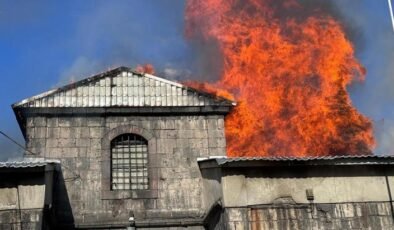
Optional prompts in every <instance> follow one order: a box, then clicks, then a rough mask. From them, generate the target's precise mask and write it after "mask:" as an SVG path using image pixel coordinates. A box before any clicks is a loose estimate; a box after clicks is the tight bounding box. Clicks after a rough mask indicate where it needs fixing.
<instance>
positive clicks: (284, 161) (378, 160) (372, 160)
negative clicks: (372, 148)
mask: <svg viewBox="0 0 394 230" xmlns="http://www.w3.org/2000/svg"><path fill="white" fill-rule="evenodd" d="M198 162H200V163H202V162H215V163H216V164H217V165H218V166H230V167H232V166H237V167H238V166H240V167H249V166H263V165H265V166H266V165H270V166H273V165H353V164H362V165H368V164H394V155H356V156H352V155H342V156H311V157H281V156H278V157H223V156H219V157H208V158H199V159H198Z"/></svg>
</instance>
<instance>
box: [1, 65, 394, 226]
mask: <svg viewBox="0 0 394 230" xmlns="http://www.w3.org/2000/svg"><path fill="white" fill-rule="evenodd" d="M235 105H236V103H235V102H234V101H231V100H228V99H225V98H222V97H218V96H215V95H211V94H207V93H204V92H201V91H198V90H195V89H193V88H190V87H187V86H184V85H182V84H179V83H176V82H172V81H168V80H165V79H162V78H159V77H156V76H153V75H151V74H146V73H140V72H136V71H134V70H132V69H130V68H126V67H119V68H116V69H112V70H109V71H107V72H104V73H101V74H98V75H96V76H93V77H90V78H87V79H84V80H81V81H78V82H75V83H72V84H70V85H66V86H64V87H61V88H58V89H55V90H50V91H48V92H45V93H43V94H40V95H37V96H34V97H31V98H28V99H25V100H23V101H21V102H19V103H16V104H14V105H13V109H14V111H15V115H16V118H17V121H18V123H19V125H20V128H21V131H22V133H23V135H24V137H25V139H26V147H27V151H26V154H25V157H26V158H25V159H24V160H23V161H20V162H4V163H1V164H0V175H1V178H4V179H2V181H1V182H0V226H1V228H2V229H126V228H127V229H338V228H345V229H390V228H393V226H394V225H393V201H392V188H393V186H394V171H393V168H392V165H393V163H394V158H392V157H383V156H372V155H365V156H351V155H350V156H325V157H324V156H323V157H304V158H299V157H287V158H286V157H281V156H276V157H267V156H265V157H262V156H260V157H255V158H245V157H235V158H234V157H233V158H227V157H226V139H225V133H226V132H227V130H226V128H228V127H227V125H225V118H226V116H227V118H229V117H228V115H227V114H228V113H229V112H230V111H231V110H233V109H234V106H235ZM227 118H226V119H227ZM230 119H233V118H231V117H230ZM233 141H234V140H233ZM239 141H240V142H242V140H239ZM242 143H243V142H242ZM250 144H254V143H250Z"/></svg>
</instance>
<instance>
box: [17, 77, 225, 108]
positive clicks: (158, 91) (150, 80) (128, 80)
mask: <svg viewBox="0 0 394 230" xmlns="http://www.w3.org/2000/svg"><path fill="white" fill-rule="evenodd" d="M223 103H227V104H228V103H229V101H227V100H223V99H217V98H215V97H214V96H209V95H207V94H204V93H201V92H198V91H196V90H193V89H191V88H188V87H186V86H183V85H181V84H178V83H176V82H171V81H168V80H165V79H162V78H158V77H155V76H153V75H150V74H144V75H141V74H136V73H134V72H131V71H122V72H120V73H118V74H117V75H115V76H114V75H108V76H105V77H101V78H96V79H93V80H91V81H87V82H85V83H84V84H82V85H77V84H75V86H71V87H66V88H61V89H57V90H52V91H49V92H47V93H44V94H41V95H38V96H35V97H32V98H29V99H25V100H23V101H21V102H19V103H16V104H15V105H14V106H20V107H34V108H39V107H41V108H42V107H43V108H47V107H155V106H210V105H222V104H223Z"/></svg>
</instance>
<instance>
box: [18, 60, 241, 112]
mask: <svg viewBox="0 0 394 230" xmlns="http://www.w3.org/2000/svg"><path fill="white" fill-rule="evenodd" d="M122 72H129V73H132V74H134V75H138V76H143V77H146V78H149V79H153V80H155V81H159V82H163V83H165V84H169V85H171V86H175V87H179V88H182V89H185V90H187V91H192V92H194V93H197V94H199V95H201V96H205V97H208V98H210V99H212V100H217V101H227V102H229V103H230V104H231V105H236V102H235V101H232V100H229V99H227V98H224V97H221V96H217V95H213V94H210V93H206V92H203V91H200V90H197V89H195V88H193V87H189V86H186V85H183V84H181V83H179V82H175V81H170V80H168V79H165V78H162V77H158V76H155V75H152V74H149V73H142V72H139V71H136V70H134V69H132V68H130V67H126V66H119V67H115V68H112V69H110V70H107V71H103V72H100V73H98V74H94V75H92V76H90V77H88V78H85V79H81V80H79V81H76V82H73V83H69V84H66V85H64V86H61V87H57V88H55V89H51V90H48V91H46V92H43V93H41V94H37V95H34V96H32V97H28V98H25V99H23V100H21V101H19V102H16V103H13V104H12V105H11V106H12V108H16V107H19V106H22V105H25V104H27V103H29V102H32V101H36V100H40V99H43V98H45V97H49V96H52V95H55V94H56V93H61V92H64V91H67V90H70V89H73V88H76V87H78V86H81V85H84V84H89V83H91V82H96V81H99V80H101V79H103V78H105V77H108V76H111V75H117V74H119V73H122Z"/></svg>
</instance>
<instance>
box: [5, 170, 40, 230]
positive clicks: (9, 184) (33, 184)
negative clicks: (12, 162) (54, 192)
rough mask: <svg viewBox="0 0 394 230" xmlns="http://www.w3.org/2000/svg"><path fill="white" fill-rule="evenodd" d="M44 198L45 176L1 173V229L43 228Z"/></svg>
mask: <svg viewBox="0 0 394 230" xmlns="http://www.w3.org/2000/svg"><path fill="white" fill-rule="evenodd" d="M44 199H45V185H44V177H43V176H42V177H41V178H38V177H36V176H35V174H29V175H28V176H27V174H25V175H24V178H22V177H20V176H18V175H17V174H4V173H3V174H1V181H0V229H41V228H42V224H43V208H44Z"/></svg>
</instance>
